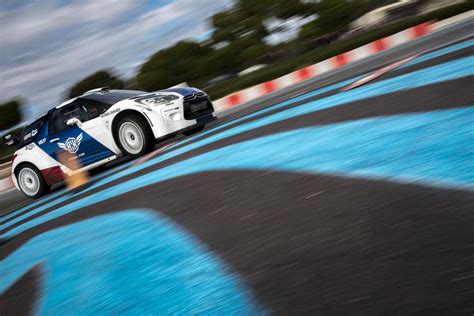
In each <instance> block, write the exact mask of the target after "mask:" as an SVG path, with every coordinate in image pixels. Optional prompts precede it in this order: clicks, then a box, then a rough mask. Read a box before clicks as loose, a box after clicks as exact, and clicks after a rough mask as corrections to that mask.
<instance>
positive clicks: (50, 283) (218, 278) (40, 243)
mask: <svg viewBox="0 0 474 316" xmlns="http://www.w3.org/2000/svg"><path fill="white" fill-rule="evenodd" d="M37 265H38V266H39V267H40V269H41V272H42V276H41V277H40V279H41V282H40V286H39V293H38V301H37V306H36V307H35V314H38V315H68V314H70V313H71V311H74V314H77V315H93V314H98V315H119V314H120V315H122V314H124V315H143V314H147V315H171V314H172V315H196V314H201V315H263V314H264V312H263V310H262V309H260V307H258V306H257V304H256V303H255V301H254V299H253V296H252V294H251V292H250V290H249V289H247V288H246V287H245V286H244V285H243V283H242V282H241V281H240V279H239V277H238V276H237V275H236V274H235V273H233V272H231V271H230V269H229V268H228V267H227V266H226V265H225V264H224V263H223V262H222V261H221V260H220V259H219V258H218V257H217V256H216V255H215V254H214V253H213V252H211V251H210V250H209V249H208V248H207V247H206V246H205V245H203V244H201V243H200V242H199V241H198V240H196V239H195V238H194V237H193V236H191V235H190V234H189V233H187V232H186V231H185V230H183V229H182V228H181V227H179V226H177V225H175V224H174V223H172V222H170V221H169V220H168V219H166V218H163V217H161V216H159V215H158V213H157V212H154V211H151V210H146V209H145V210H143V209H135V210H127V211H122V212H116V213H113V214H107V215H101V216H97V217H94V218H90V219H86V220H84V221H81V222H77V223H74V224H70V225H68V226H64V227H61V228H57V229H53V230H50V231H48V232H46V233H44V234H41V235H39V236H36V237H34V238H33V239H31V240H30V241H28V242H27V243H26V244H24V245H23V246H21V247H20V248H19V249H18V250H16V251H15V252H14V253H13V254H11V255H10V256H8V257H7V258H6V259H5V260H4V261H3V262H2V265H1V275H2V277H1V278H0V291H1V292H2V293H3V292H4V291H5V290H6V289H8V288H9V287H11V286H12V285H13V284H14V283H15V282H16V281H17V280H18V279H19V278H21V277H22V276H23V275H24V274H25V273H27V272H28V271H29V270H30V269H32V268H33V267H34V266H37Z"/></svg>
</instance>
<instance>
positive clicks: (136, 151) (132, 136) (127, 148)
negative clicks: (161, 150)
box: [115, 114, 155, 157]
mask: <svg viewBox="0 0 474 316" xmlns="http://www.w3.org/2000/svg"><path fill="white" fill-rule="evenodd" d="M125 128H128V129H129V130H128V131H125V130H124V129H125ZM138 139H141V141H142V144H139V142H138V143H137V142H136V140H138ZM115 140H116V142H117V145H118V146H119V148H120V150H121V151H122V154H123V155H124V156H131V157H140V156H142V155H144V154H146V153H148V152H150V151H152V150H153V148H154V147H155V138H154V136H153V132H152V131H151V129H150V125H148V122H147V121H146V120H145V118H144V117H142V116H140V115H135V114H134V115H129V116H125V117H123V118H121V119H120V121H119V122H118V124H117V128H116V130H115ZM134 143H135V145H136V146H135V145H134Z"/></svg>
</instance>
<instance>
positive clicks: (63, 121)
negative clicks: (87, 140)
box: [49, 102, 89, 134]
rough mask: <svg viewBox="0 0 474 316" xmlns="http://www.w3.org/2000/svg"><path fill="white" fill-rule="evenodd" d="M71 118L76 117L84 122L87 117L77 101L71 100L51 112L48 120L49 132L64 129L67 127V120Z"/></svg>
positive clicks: (52, 132)
mask: <svg viewBox="0 0 474 316" xmlns="http://www.w3.org/2000/svg"><path fill="white" fill-rule="evenodd" d="M72 118H77V119H79V120H80V121H81V122H85V121H87V120H88V119H89V117H88V114H87V112H86V111H85V110H84V108H82V106H81V105H80V104H79V103H78V102H73V103H71V104H69V105H66V106H64V107H62V108H59V109H56V110H55V111H54V112H53V113H52V114H51V118H50V120H49V122H50V123H49V133H50V134H54V133H58V132H60V131H62V130H65V129H66V128H68V127H69V126H68V125H67V121H68V120H70V119H72Z"/></svg>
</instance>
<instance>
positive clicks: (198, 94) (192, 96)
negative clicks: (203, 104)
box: [183, 91, 206, 102]
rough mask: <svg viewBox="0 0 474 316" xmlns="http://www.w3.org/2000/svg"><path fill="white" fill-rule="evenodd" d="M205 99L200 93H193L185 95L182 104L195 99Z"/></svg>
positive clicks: (204, 95)
mask: <svg viewBox="0 0 474 316" xmlns="http://www.w3.org/2000/svg"><path fill="white" fill-rule="evenodd" d="M202 98H206V94H205V93H204V92H202V91H199V92H194V93H193V94H190V95H187V96H185V97H184V98H183V100H184V102H188V101H193V100H196V99H202Z"/></svg>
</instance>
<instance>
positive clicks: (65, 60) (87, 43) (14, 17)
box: [0, 0, 231, 118]
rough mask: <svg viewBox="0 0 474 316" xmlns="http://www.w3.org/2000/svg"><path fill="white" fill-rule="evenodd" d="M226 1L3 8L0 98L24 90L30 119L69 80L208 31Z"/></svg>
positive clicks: (91, 1)
mask: <svg viewBox="0 0 474 316" xmlns="http://www.w3.org/2000/svg"><path fill="white" fill-rule="evenodd" d="M230 3H231V0H222V1H213V0H200V1H195V0H174V1H172V2H169V3H168V4H163V5H162V6H159V7H154V8H152V9H150V7H149V5H147V3H146V2H145V1H136V0H130V1H127V0H125V1H115V0H101V1H95V0H83V1H80V0H75V1H72V2H71V1H70V2H69V3H68V4H67V5H63V6H58V5H57V2H56V1H48V0H46V1H41V0H37V1H34V2H31V3H29V4H27V5H24V6H21V7H19V8H16V9H12V10H2V9H1V7H0V10H2V11H0V21H1V24H0V28H1V30H0V79H1V81H2V84H1V85H0V98H1V101H5V100H8V99H10V98H12V97H15V96H21V97H23V98H26V100H27V101H28V102H27V103H28V104H27V108H26V113H27V115H28V116H29V117H30V118H31V117H32V116H34V115H37V114H39V113H41V112H43V111H44V110H47V109H48V108H50V107H52V106H54V105H56V104H58V103H59V102H60V101H61V100H62V99H63V97H64V94H65V91H66V90H67V88H68V87H70V86H71V85H72V84H74V82H76V81H78V80H80V79H82V78H83V77H85V76H87V75H89V74H92V73H93V72H95V71H97V70H99V69H103V68H113V69H116V70H117V71H118V72H119V73H121V74H126V75H131V74H132V72H133V71H134V70H136V68H137V66H138V65H140V64H141V63H142V62H143V61H144V60H145V59H146V58H147V57H148V56H150V55H151V54H153V53H154V52H156V51H157V50H159V49H161V48H164V47H166V46H169V45H171V44H173V43H174V42H176V41H179V40H182V39H185V38H194V37H198V36H200V35H201V34H203V33H205V32H207V31H208V30H209V25H208V23H207V19H208V17H210V16H211V15H212V14H214V13H215V12H218V11H220V10H223V9H225V7H227V6H229V5H230Z"/></svg>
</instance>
